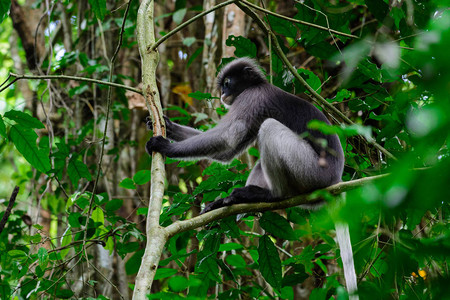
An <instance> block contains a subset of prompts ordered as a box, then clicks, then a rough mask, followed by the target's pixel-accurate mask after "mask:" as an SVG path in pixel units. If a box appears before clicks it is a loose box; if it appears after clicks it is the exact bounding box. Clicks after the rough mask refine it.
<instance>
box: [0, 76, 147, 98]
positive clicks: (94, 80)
mask: <svg viewBox="0 0 450 300" xmlns="http://www.w3.org/2000/svg"><path fill="white" fill-rule="evenodd" d="M9 75H10V76H11V77H14V78H15V79H14V80H13V81H12V82H10V83H9V84H8V85H6V86H5V87H3V88H2V89H0V93H1V92H3V90H5V89H7V88H8V87H9V86H10V85H11V84H13V83H14V82H16V81H17V80H21V79H38V80H43V79H62V80H75V81H83V82H90V83H97V84H102V85H107V86H113V87H116V88H122V89H125V90H129V91H132V92H135V93H138V94H141V95H142V91H141V90H140V89H136V88H133V87H130V86H126V85H123V84H119V83H114V82H107V81H102V80H98V79H92V78H87V77H77V76H68V75H27V74H15V73H9Z"/></svg>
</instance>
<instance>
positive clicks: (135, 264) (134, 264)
mask: <svg viewBox="0 0 450 300" xmlns="http://www.w3.org/2000/svg"><path fill="white" fill-rule="evenodd" d="M143 255H144V249H141V250H139V251H138V252H136V253H135V254H134V255H133V256H132V257H130V259H128V261H127V262H126V263H125V271H126V273H127V275H133V274H136V273H137V272H138V271H139V267H140V266H141V261H142V256H143Z"/></svg>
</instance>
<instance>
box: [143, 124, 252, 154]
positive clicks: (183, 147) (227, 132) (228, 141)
mask: <svg viewBox="0 0 450 300" xmlns="http://www.w3.org/2000/svg"><path fill="white" fill-rule="evenodd" d="M252 132H253V131H251V130H249V128H248V126H246V124H245V123H244V122H240V121H236V120H235V121H234V122H233V123H230V122H226V123H225V124H224V123H222V124H220V125H217V126H216V127H215V128H213V129H210V130H208V131H207V132H203V133H201V134H198V135H195V136H191V137H190V138H188V139H185V140H182V141H180V142H176V143H170V142H169V141H168V140H166V139H164V138H163V137H161V136H157V137H153V138H151V139H150V140H149V141H148V142H147V144H146V146H145V148H146V150H147V153H149V154H151V153H152V151H157V152H161V153H162V154H165V155H167V156H169V157H176V158H189V159H201V158H211V159H214V160H218V161H223V162H228V161H230V160H231V159H233V157H235V156H236V155H238V154H239V153H240V152H242V151H243V150H244V149H245V148H246V147H247V146H248V145H249V144H250V143H251V142H252V141H253V140H254V139H255V136H253V134H252Z"/></svg>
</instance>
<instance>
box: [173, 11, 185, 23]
mask: <svg viewBox="0 0 450 300" xmlns="http://www.w3.org/2000/svg"><path fill="white" fill-rule="evenodd" d="M186 12H187V8H182V9H179V10H177V11H176V12H174V13H173V16H172V19H173V22H174V23H175V24H177V25H178V24H181V22H183V19H184V16H185V15H186Z"/></svg>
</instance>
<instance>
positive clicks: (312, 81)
mask: <svg viewBox="0 0 450 300" xmlns="http://www.w3.org/2000/svg"><path fill="white" fill-rule="evenodd" d="M297 72H298V74H300V76H302V77H303V79H305V81H306V83H307V84H308V85H309V86H310V87H312V88H313V89H314V90H315V91H316V92H317V93H319V94H320V93H321V91H322V87H321V86H322V83H321V82H320V79H319V77H317V75H316V74H314V73H313V72H311V71H310V70H306V69H297Z"/></svg>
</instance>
